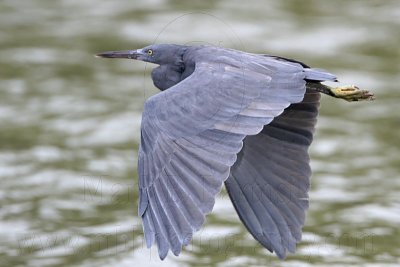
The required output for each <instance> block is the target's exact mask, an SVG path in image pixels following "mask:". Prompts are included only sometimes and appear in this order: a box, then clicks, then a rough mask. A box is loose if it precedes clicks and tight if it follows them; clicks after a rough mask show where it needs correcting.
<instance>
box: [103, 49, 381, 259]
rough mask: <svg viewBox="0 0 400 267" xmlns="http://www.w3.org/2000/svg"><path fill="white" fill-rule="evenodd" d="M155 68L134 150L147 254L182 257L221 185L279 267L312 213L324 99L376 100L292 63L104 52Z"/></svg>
mask: <svg viewBox="0 0 400 267" xmlns="http://www.w3.org/2000/svg"><path fill="white" fill-rule="evenodd" d="M96 56H97V57H101V58H124V59H133V60H139V61H144V62H148V63H153V64H155V65H158V66H157V67H156V68H154V69H153V70H152V72H151V78H152V80H153V83H154V86H155V87H157V88H158V89H159V90H160V91H161V92H159V93H157V94H155V95H153V96H151V97H149V98H148V99H147V100H146V101H145V103H144V108H143V114H142V121H141V138H140V146H139V151H138V188H139V201H138V215H139V216H140V217H141V219H142V225H143V232H144V239H145V242H146V245H147V247H148V248H150V247H151V246H152V245H153V244H156V245H157V247H158V254H159V257H160V259H161V260H163V259H165V258H166V256H167V254H168V253H169V251H171V252H172V253H173V254H174V255H176V256H178V255H179V254H180V253H181V251H182V248H183V247H184V246H187V245H188V244H189V243H190V241H191V240H192V238H193V235H194V233H195V232H196V231H198V230H199V229H200V228H201V227H202V225H203V224H204V222H205V218H206V215H207V214H209V213H210V212H211V211H212V209H213V207H214V204H215V198H216V196H217V194H218V193H219V192H220V191H221V190H222V187H223V185H224V184H225V187H226V190H227V192H228V195H229V197H230V199H231V202H232V203H233V206H234V208H235V210H236V212H237V214H238V216H239V218H240V220H241V221H242V222H243V224H244V225H245V227H246V228H247V230H248V231H249V232H250V234H251V235H252V236H253V237H254V238H255V239H256V240H257V241H258V242H259V243H260V244H261V245H262V246H263V247H265V248H266V249H268V250H269V251H270V252H271V253H273V252H274V253H275V254H276V255H277V256H278V258H280V259H284V258H285V257H286V256H287V254H288V253H289V252H290V253H295V249H296V245H297V243H299V242H300V241H301V236H302V227H303V226H304V223H305V216H306V211H307V209H308V206H309V196H308V192H309V189H310V177H311V168H310V164H309V162H310V157H309V154H308V149H309V146H310V144H311V142H312V140H313V134H314V131H315V125H316V121H317V115H318V111H319V105H320V97H321V94H320V93H323V94H326V95H329V96H332V97H336V98H340V99H344V100H347V101H360V100H373V99H374V95H373V94H372V93H371V92H369V91H368V90H362V89H360V88H358V87H357V86H354V85H349V86H339V87H330V86H328V85H325V84H323V83H322V82H324V81H330V82H338V80H337V78H336V76H335V75H333V74H331V73H329V72H327V71H325V70H322V69H317V68H311V67H310V66H308V65H306V64H304V63H302V62H300V61H297V60H293V59H290V58H285V57H281V56H274V55H268V54H255V53H249V52H244V51H239V50H234V49H228V48H223V47H219V46H213V45H193V46H190V45H178V44H152V45H149V46H146V47H144V48H141V49H134V50H123V51H108V52H103V53H99V54H97V55H96Z"/></svg>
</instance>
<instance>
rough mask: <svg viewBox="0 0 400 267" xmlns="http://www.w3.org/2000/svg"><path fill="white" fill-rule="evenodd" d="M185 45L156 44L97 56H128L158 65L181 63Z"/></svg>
mask: <svg viewBox="0 0 400 267" xmlns="http://www.w3.org/2000/svg"><path fill="white" fill-rule="evenodd" d="M185 50H186V49H185V46H182V45H175V44H154V45H149V46H146V47H144V48H141V49H136V50H124V51H109V52H103V53H99V54H97V55H96V56H97V57H104V58H128V59H136V60H141V61H145V62H150V63H154V64H158V65H164V64H179V63H180V62H181V61H182V55H183V53H184V52H185Z"/></svg>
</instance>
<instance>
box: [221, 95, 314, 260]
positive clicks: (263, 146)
mask: <svg viewBox="0 0 400 267" xmlns="http://www.w3.org/2000/svg"><path fill="white" fill-rule="evenodd" d="M319 99H320V94H319V93H317V92H312V91H308V90H307V92H306V95H305V97H304V99H303V101H302V102H301V103H297V104H292V105H290V106H289V107H288V108H287V109H285V111H284V112H283V113H282V114H281V115H279V116H278V117H276V118H275V119H274V120H273V121H272V122H271V123H270V124H268V125H266V126H264V129H263V130H262V131H261V132H260V133H259V134H257V135H253V136H248V137H246V138H245V139H244V144H243V149H242V150H241V151H240V153H239V155H238V160H237V161H236V163H235V164H234V165H233V167H232V169H231V174H230V177H229V179H227V180H226V181H225V185H226V188H227V190H228V193H229V196H230V198H231V200H232V203H233V204H234V206H235V209H236V211H237V212H238V214H239V217H240V219H241V220H242V222H243V223H244V224H245V225H246V227H247V229H248V230H249V232H250V233H251V234H252V235H253V236H254V238H255V239H257V240H258V241H259V242H260V243H261V244H262V245H263V246H264V247H266V248H267V249H269V250H270V251H271V252H272V251H275V252H276V254H277V255H278V257H279V258H281V259H282V258H284V257H285V256H286V251H287V250H288V251H290V252H292V253H294V251H295V246H296V243H297V242H299V241H300V239H301V228H302V227H303V225H304V219H305V211H306V209H307V208H308V189H309V186H310V176H311V169H310V167H309V156H308V147H309V146H310V144H311V141H312V138H313V132H314V128H315V124H316V121H317V115H318V107H319Z"/></svg>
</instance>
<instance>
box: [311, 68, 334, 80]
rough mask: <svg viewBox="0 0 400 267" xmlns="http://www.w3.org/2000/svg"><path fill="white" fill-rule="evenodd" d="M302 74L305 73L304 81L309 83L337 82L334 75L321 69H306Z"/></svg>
mask: <svg viewBox="0 0 400 267" xmlns="http://www.w3.org/2000/svg"><path fill="white" fill-rule="evenodd" d="M304 72H305V73H306V80H309V81H319V82H323V81H332V82H337V81H338V80H337V78H336V76H335V75H333V74H331V73H329V72H327V71H325V70H323V69H313V68H310V69H308V68H306V69H304Z"/></svg>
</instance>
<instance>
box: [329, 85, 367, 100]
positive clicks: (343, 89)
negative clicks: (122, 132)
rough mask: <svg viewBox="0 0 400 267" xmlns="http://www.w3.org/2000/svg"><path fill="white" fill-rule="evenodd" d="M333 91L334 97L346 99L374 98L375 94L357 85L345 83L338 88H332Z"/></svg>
mask: <svg viewBox="0 0 400 267" xmlns="http://www.w3.org/2000/svg"><path fill="white" fill-rule="evenodd" d="M331 92H332V94H333V96H334V97H336V98H341V99H344V100H346V101H349V102H351V101H362V100H369V101H371V100H374V99H375V96H374V94H373V93H371V92H370V91H368V90H362V89H360V88H358V87H357V86H355V85H345V86H339V87H336V88H331Z"/></svg>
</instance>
